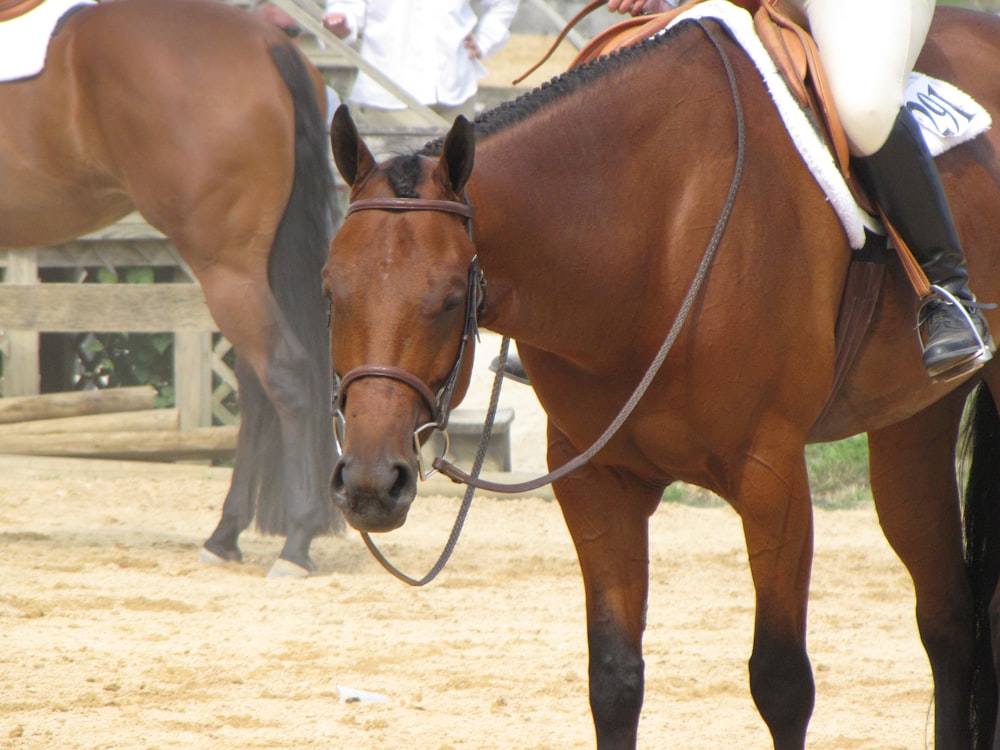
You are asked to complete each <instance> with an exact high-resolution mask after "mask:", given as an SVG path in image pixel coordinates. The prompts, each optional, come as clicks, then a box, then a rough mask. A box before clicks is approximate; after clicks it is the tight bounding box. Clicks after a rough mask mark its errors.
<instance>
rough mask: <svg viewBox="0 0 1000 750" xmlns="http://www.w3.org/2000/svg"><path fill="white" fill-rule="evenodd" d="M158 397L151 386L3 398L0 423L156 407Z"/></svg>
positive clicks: (1, 400) (0, 405)
mask: <svg viewBox="0 0 1000 750" xmlns="http://www.w3.org/2000/svg"><path fill="white" fill-rule="evenodd" d="M155 399H156V389H155V388H153V386H151V385H138V386H131V387H128V388H108V389H107V390H103V391H73V392H70V393H45V394H42V395H40V396H12V397H10V398H0V424H8V423H10V422H28V421H31V420H35V419H58V418H60V417H78V416H82V415H84V414H107V413H108V412H117V411H140V410H143V409H152V408H153V406H154V405H155V403H154V402H155Z"/></svg>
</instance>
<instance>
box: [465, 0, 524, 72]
mask: <svg viewBox="0 0 1000 750" xmlns="http://www.w3.org/2000/svg"><path fill="white" fill-rule="evenodd" d="M519 4H520V0H483V1H482V2H481V3H480V9H481V15H480V16H479V22H478V23H477V24H476V29H475V31H473V32H472V35H471V39H470V40H468V41H471V42H472V43H473V45H474V46H475V48H476V49H473V47H472V46H470V44H469V43H468V41H467V42H466V47H467V48H468V49H469V57H481V58H483V59H486V58H488V57H490V56H492V55H493V54H494V53H496V52H497V51H498V50H499V49H500V48H501V47H503V46H504V44H506V43H507V40H508V39H510V24H511V22H512V21H513V20H514V16H515V15H516V14H517V6H518V5H519ZM477 51H478V54H475V53H476V52H477Z"/></svg>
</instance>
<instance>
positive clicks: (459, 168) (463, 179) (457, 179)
mask: <svg viewBox="0 0 1000 750" xmlns="http://www.w3.org/2000/svg"><path fill="white" fill-rule="evenodd" d="M475 156H476V136H475V132H474V131H473V128H472V123H471V122H469V121H468V120H467V119H465V117H464V116H463V115H459V116H458V117H456V118H455V124H454V125H452V126H451V130H449V131H448V135H446V136H445V139H444V146H442V147H441V159H440V161H439V162H438V173H439V175H440V177H441V178H442V180H443V181H444V183H445V184H446V185H450V186H451V188H452V190H454V191H455V194H456V195H461V194H462V189H463V188H464V187H465V183H467V182H468V181H469V177H471V176H472V163H473V162H474V161H475Z"/></svg>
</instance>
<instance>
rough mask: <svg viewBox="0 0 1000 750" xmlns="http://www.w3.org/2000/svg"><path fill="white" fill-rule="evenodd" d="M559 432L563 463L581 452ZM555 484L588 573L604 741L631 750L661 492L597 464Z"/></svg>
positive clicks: (558, 454) (593, 681)
mask: <svg viewBox="0 0 1000 750" xmlns="http://www.w3.org/2000/svg"><path fill="white" fill-rule="evenodd" d="M552 433H553V429H552V428H551V427H550V429H549V435H550V436H549V457H550V458H549V460H550V463H551V465H556V463H561V462H562V461H565V460H567V459H569V458H572V456H573V455H575V453H574V452H573V451H572V450H571V449H569V450H558V448H557V446H555V445H554V441H553V437H552ZM559 445H560V446H562V447H565V444H564V443H560V444H559ZM555 490H556V497H557V498H558V499H559V505H560V506H561V508H562V512H563V517H564V518H565V519H566V525H567V527H568V528H569V532H570V535H571V536H572V538H573V543H574V544H575V546H576V551H577V556H578V558H579V561H580V569H581V571H582V573H583V582H584V589H585V592H586V600H587V641H588V645H589V650H590V670H589V671H590V708H591V711H592V713H593V717H594V727H595V730H596V732H597V747H598V748H599V750H612V749H614V750H618V749H619V748H621V749H623V750H628V749H630V748H634V747H635V746H636V739H637V734H638V728H639V712H640V710H641V708H642V698H643V684H644V673H643V660H642V633H643V630H644V629H645V626H646V598H647V594H648V589H649V516H650V515H651V514H652V512H653V511H654V510H655V509H656V506H657V504H658V503H659V500H660V497H661V495H662V490H656V489H652V488H650V487H649V486H648V485H641V486H640V485H639V484H638V483H633V482H630V481H629V480H628V478H626V477H623V476H622V475H621V474H612V473H611V472H609V471H607V470H605V469H601V468H595V467H592V466H588V467H585V468H583V469H581V470H579V471H577V472H575V473H574V474H573V475H572V476H571V477H569V478H567V479H563V480H560V481H557V482H556V484H555Z"/></svg>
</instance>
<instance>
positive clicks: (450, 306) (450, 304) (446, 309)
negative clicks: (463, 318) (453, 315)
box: [441, 294, 465, 313]
mask: <svg viewBox="0 0 1000 750" xmlns="http://www.w3.org/2000/svg"><path fill="white" fill-rule="evenodd" d="M464 301H465V298H464V297H462V296H459V295H457V294H452V295H450V296H449V297H447V298H446V299H445V301H444V305H443V306H442V308H441V312H442V313H450V312H451V311H452V310H455V309H457V308H458V307H460V306H461V305H462V303H463V302H464Z"/></svg>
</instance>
